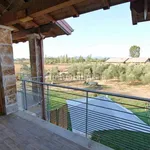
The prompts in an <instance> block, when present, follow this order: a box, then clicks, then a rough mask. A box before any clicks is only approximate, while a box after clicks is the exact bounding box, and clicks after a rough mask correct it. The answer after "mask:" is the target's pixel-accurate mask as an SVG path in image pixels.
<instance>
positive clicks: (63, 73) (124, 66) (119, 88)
mask: <svg viewBox="0 0 150 150" xmlns="http://www.w3.org/2000/svg"><path fill="white" fill-rule="evenodd" d="M128 51H129V57H124V58H123V57H120V58H119V57H118V58H101V57H97V58H95V57H92V55H89V56H87V57H83V56H79V57H69V56H67V55H64V56H59V57H47V56H46V57H45V65H44V75H45V83H46V84H50V85H60V86H61V85H62V86H65V87H66V88H61V87H55V86H54V87H51V86H50V87H49V90H47V88H46V89H45V97H46V102H47V103H48V107H47V111H48V112H50V122H51V123H53V124H56V125H58V126H60V127H63V128H65V129H68V130H70V131H73V132H77V133H79V134H84V133H86V131H85V129H83V128H84V125H82V123H81V125H78V124H80V122H82V121H83V120H82V119H83V118H84V119H85V118H86V116H85V114H84V111H83V110H82V109H81V108H80V106H78V107H73V106H72V105H74V104H73V103H72V101H74V102H76V101H77V103H80V102H81V105H84V103H83V102H82V101H84V97H85V93H84V92H83V91H79V90H71V89H67V87H75V88H82V89H85V90H94V91H96V92H97V93H92V92H89V95H88V96H89V101H90V102H91V103H93V104H94V106H95V109H99V111H100V112H99V113H98V114H97V115H96V114H95V113H96V112H94V111H91V112H90V110H89V111H88V120H90V121H88V122H89V123H88V128H89V130H88V131H87V134H88V136H90V138H91V139H92V140H94V141H96V142H100V143H102V144H104V145H107V146H109V147H112V148H114V149H116V150H124V149H126V148H128V149H135V150H136V149H137V147H138V148H140V149H142V148H143V145H144V146H145V149H147V148H149V146H150V145H149V141H148V140H149V139H150V135H149V133H147V131H146V128H148V127H147V125H150V103H149V102H146V101H140V100H139V101H138V100H136V99H135V98H134V100H133V99H132V98H131V99H130V98H125V97H124V98H123V97H117V96H109V99H107V98H106V97H107V96H106V97H103V95H102V97H101V94H99V93H98V92H108V93H117V94H123V95H128V96H136V97H143V98H144V97H145V98H148V97H150V93H149V88H150V73H149V70H150V58H148V57H140V47H139V46H136V45H134V46H131V47H130V48H129V50H128ZM15 69H16V78H17V80H18V81H20V80H34V81H37V82H39V81H40V80H39V79H32V78H31V67H30V61H29V59H25V58H22V59H16V60H15ZM26 84H27V85H26V88H27V91H28V92H27V93H28V95H32V96H33V95H34V96H33V97H35V99H39V98H38V96H39V95H37V94H36V93H34V91H33V89H31V87H32V88H33V84H35V83H28V82H27V83H26ZM34 86H36V85H34ZM34 90H35V87H34ZM31 91H32V94H31ZM36 91H38V90H37V89H36ZM104 96H105V95H104ZM105 98H106V102H103V101H105ZM31 99H32V98H31V97H30V96H28V99H27V101H28V102H29V101H31ZM102 99H103V100H102ZM139 99H140V98H139ZM95 100H99V101H100V103H99V104H97V101H95ZM101 100H102V101H101ZM107 101H108V102H107ZM90 102H89V103H90ZM112 102H113V103H112ZM29 103H30V102H29ZM108 103H112V104H108ZM66 104H67V105H66ZM93 104H89V107H92V105H93ZM119 104H120V106H119V108H118V106H117V105H119ZM109 105H110V106H109ZM83 107H84V106H83ZM99 107H100V108H99ZM103 107H104V108H105V107H106V109H108V110H109V109H110V110H109V111H108V112H107V113H108V114H107V115H108V116H105V117H106V118H108V119H111V118H109V115H110V114H111V113H112V114H114V112H115V111H116V112H117V113H118V115H119V116H120V117H119V118H121V119H123V120H122V122H124V121H125V120H126V119H127V120H128V121H129V120H131V121H135V123H134V124H133V125H132V126H133V127H132V126H131V125H130V123H126V124H125V125H126V127H124V123H123V124H122V127H121V124H120V125H119V126H120V127H119V129H118V128H116V125H115V126H114V124H116V123H117V122H118V121H117V120H116V121H115V119H116V118H118V117H117V116H113V115H112V116H113V117H114V118H113V120H112V121H110V120H108V122H107V121H106V122H102V123H101V121H102V120H103V117H102V116H101V113H102V112H103V111H104V110H103ZM122 107H123V108H122ZM125 108H127V110H124V109H125ZM39 109H40V108H39V107H37V106H32V107H31V108H30V109H29V110H30V111H31V112H33V113H36V114H37V113H39ZM89 109H90V108H89ZM101 109H102V110H101ZM111 109H112V110H111ZM76 113H77V115H80V117H81V118H78V117H77V116H75V114H76ZM105 113H106V112H105ZM93 116H95V117H97V119H96V120H93V119H92V120H91V118H93ZM112 116H111V117H112ZM121 116H122V117H121ZM123 116H124V117H125V118H124V117H123ZM136 117H138V118H136ZM98 120H99V121H98ZM105 120H107V119H105ZM85 121H86V120H85ZM110 123H111V124H112V128H106V129H103V130H102V129H101V128H103V127H99V128H98V127H96V126H95V124H97V125H98V124H99V125H103V126H108V125H109V124H110ZM139 123H140V124H141V125H142V126H143V127H141V128H143V129H140V130H139V129H136V128H137V126H138V125H139ZM99 125H98V126H99ZM145 125H146V127H144V126H145ZM113 126H114V127H113ZM122 128H123V129H124V128H125V129H129V130H122ZM130 128H131V129H130ZM98 129H101V130H98ZM135 129H136V130H137V131H138V130H139V131H138V132H137V131H136V132H135V131H134V130H135ZM148 130H149V128H148ZM141 131H142V132H141ZM114 137H115V138H114ZM141 138H142V139H146V140H142V141H141ZM126 139H128V141H126V145H124V140H126ZM139 141H141V143H139ZM131 143H132V146H131ZM147 150H148V149H147Z"/></svg>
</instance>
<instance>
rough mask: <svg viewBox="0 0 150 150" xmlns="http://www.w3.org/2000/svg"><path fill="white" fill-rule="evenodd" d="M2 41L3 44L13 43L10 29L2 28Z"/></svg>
mask: <svg viewBox="0 0 150 150" xmlns="http://www.w3.org/2000/svg"><path fill="white" fill-rule="evenodd" d="M0 43H1V44H11V43H12V36H11V31H10V30H8V29H4V28H0Z"/></svg>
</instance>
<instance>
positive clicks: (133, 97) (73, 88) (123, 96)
mask: <svg viewBox="0 0 150 150" xmlns="http://www.w3.org/2000/svg"><path fill="white" fill-rule="evenodd" d="M23 81H26V82H30V83H36V84H42V85H49V86H52V87H59V88H64V89H65V88H67V89H70V90H76V91H82V92H89V93H96V94H104V95H110V96H116V97H122V98H127V99H133V100H141V101H146V102H150V99H149V98H143V97H137V96H129V95H123V94H117V93H110V92H101V91H96V90H87V89H83V88H75V87H69V86H62V85H56V84H48V83H42V82H36V81H29V80H23Z"/></svg>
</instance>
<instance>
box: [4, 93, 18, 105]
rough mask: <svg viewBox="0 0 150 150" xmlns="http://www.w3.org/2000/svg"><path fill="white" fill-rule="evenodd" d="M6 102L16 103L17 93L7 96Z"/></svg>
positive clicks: (8, 103)
mask: <svg viewBox="0 0 150 150" xmlns="http://www.w3.org/2000/svg"><path fill="white" fill-rule="evenodd" d="M5 103H6V104H7V105H10V104H14V103H16V94H12V95H8V96H5Z"/></svg>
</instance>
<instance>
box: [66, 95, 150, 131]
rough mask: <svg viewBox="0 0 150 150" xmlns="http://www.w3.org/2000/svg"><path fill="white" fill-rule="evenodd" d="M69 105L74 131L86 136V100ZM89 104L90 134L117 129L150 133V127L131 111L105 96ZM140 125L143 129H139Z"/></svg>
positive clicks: (72, 102)
mask: <svg viewBox="0 0 150 150" xmlns="http://www.w3.org/2000/svg"><path fill="white" fill-rule="evenodd" d="M67 104H68V108H69V112H70V117H71V124H72V129H73V131H74V132H77V133H80V134H84V133H85V131H86V127H85V125H86V98H81V99H77V100H67ZM88 104H89V105H88V133H89V134H91V133H93V131H99V130H100V131H103V130H116V129H118V130H130V131H141V132H145V129H147V130H146V131H147V132H148V133H150V127H149V126H148V125H147V124H146V123H144V122H143V121H142V120H141V119H139V118H138V117H137V116H136V115H134V114H133V113H132V112H131V111H130V110H128V109H126V108H125V107H123V106H122V105H120V104H117V103H115V102H113V101H112V100H111V99H109V98H107V97H105V96H99V97H95V98H89V99H88ZM131 122H132V123H131ZM133 122H134V124H133ZM131 124H132V126H131ZM139 124H140V127H141V128H138V126H139Z"/></svg>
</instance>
